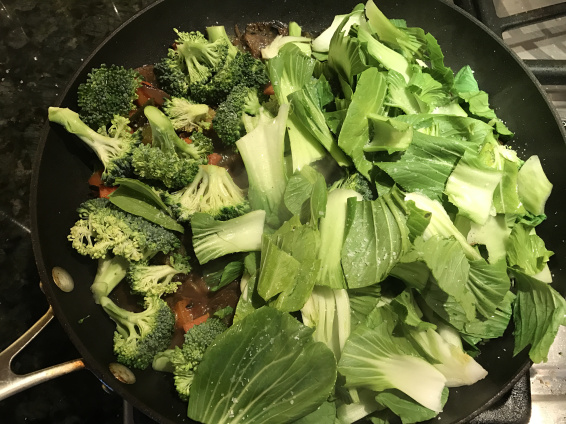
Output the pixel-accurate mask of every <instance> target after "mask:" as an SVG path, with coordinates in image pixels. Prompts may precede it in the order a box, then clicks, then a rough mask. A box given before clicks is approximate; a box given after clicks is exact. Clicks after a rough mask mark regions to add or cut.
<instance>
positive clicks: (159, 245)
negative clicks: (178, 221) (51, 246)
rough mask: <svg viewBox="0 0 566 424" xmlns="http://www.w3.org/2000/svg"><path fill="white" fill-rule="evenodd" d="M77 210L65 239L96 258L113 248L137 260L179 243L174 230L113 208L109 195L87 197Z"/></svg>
mask: <svg viewBox="0 0 566 424" xmlns="http://www.w3.org/2000/svg"><path fill="white" fill-rule="evenodd" d="M77 211H78V213H79V217H80V219H79V220H78V221H77V222H76V223H75V225H74V226H73V227H72V228H71V230H70V234H69V235H68V239H69V241H71V242H72V246H73V248H74V249H76V250H77V251H78V252H79V253H80V254H81V255H88V256H90V257H91V258H93V259H98V258H103V257H105V256H106V255H107V254H108V253H110V252H112V253H113V254H114V255H117V256H123V257H125V258H126V259H128V260H129V261H140V260H143V259H148V258H151V257H153V256H154V255H155V254H156V253H157V252H163V253H169V252H170V251H172V250H173V249H176V248H177V247H179V246H180V241H179V239H178V238H177V236H176V235H175V233H173V232H171V231H168V230H166V229H164V228H163V227H161V226H159V225H156V224H153V223H151V222H149V221H147V220H145V219H144V218H142V217H140V216H136V215H132V214H129V213H127V212H124V211H122V210H120V209H118V208H116V207H115V206H113V205H112V204H111V203H110V201H109V200H108V199H105V198H97V199H90V200H87V201H85V202H83V203H82V204H81V205H80V206H79V208H78V209H77Z"/></svg>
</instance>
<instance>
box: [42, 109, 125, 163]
mask: <svg viewBox="0 0 566 424" xmlns="http://www.w3.org/2000/svg"><path fill="white" fill-rule="evenodd" d="M48 118H49V120H50V121H51V122H55V123H56V124H59V125H62V126H63V127H64V128H65V129H66V130H67V131H68V132H69V133H71V134H74V135H76V136H77V137H79V138H80V139H81V140H82V141H83V142H84V143H85V144H86V145H87V146H88V147H90V148H91V149H92V150H93V151H94V153H96V156H98V158H99V159H100V161H101V162H102V164H103V165H104V166H105V167H106V166H107V165H108V164H109V163H110V161H111V160H112V159H113V158H115V157H117V156H120V155H121V154H122V151H123V150H124V146H123V143H120V141H119V140H118V139H116V138H113V137H108V136H104V135H102V134H100V133H97V132H96V131H94V130H93V129H92V128H90V127H89V126H88V125H87V124H85V123H84V122H83V121H82V120H81V118H80V117H79V114H78V113H76V112H74V111H72V110H71V109H67V108H59V107H50V108H49V109H48Z"/></svg>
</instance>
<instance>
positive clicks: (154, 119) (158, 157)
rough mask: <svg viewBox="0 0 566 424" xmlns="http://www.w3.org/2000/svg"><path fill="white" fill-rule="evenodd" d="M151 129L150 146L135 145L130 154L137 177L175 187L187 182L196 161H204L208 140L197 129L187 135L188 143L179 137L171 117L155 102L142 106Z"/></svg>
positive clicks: (208, 147) (207, 153)
mask: <svg viewBox="0 0 566 424" xmlns="http://www.w3.org/2000/svg"><path fill="white" fill-rule="evenodd" d="M144 113H145V115H146V117H147V118H148V121H149V124H150V127H151V133H152V143H151V146H149V145H143V146H139V147H138V148H137V149H135V151H134V152H133V154H132V159H131V163H132V165H133V168H134V172H135V174H136V175H138V176H139V177H141V178H144V179H148V180H157V181H161V182H162V183H163V184H164V185H165V186H166V187H167V188H170V189H173V190H176V189H180V188H182V187H184V186H186V185H187V184H190V183H191V182H192V181H193V179H194V178H195V176H196V175H197V173H198V170H199V165H200V164H204V163H207V162H208V155H209V154H210V153H212V151H213V146H212V141H211V140H210V139H209V138H208V137H206V136H205V135H203V134H202V133H200V132H194V133H193V134H192V135H191V140H192V142H191V143H187V142H186V141H185V140H183V139H181V138H180V137H179V136H178V135H177V133H176V132H175V128H174V127H173V123H172V121H171V120H170V119H169V118H168V117H167V116H166V115H165V114H164V113H163V112H161V111H160V110H159V109H158V108H156V107H155V106H146V107H145V108H144Z"/></svg>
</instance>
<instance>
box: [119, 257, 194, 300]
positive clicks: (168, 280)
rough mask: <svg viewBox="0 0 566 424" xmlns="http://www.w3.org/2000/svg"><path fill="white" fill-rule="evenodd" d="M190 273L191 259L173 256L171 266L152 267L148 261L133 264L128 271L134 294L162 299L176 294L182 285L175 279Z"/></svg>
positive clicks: (170, 259)
mask: <svg viewBox="0 0 566 424" xmlns="http://www.w3.org/2000/svg"><path fill="white" fill-rule="evenodd" d="M190 271H191V265H190V264H189V257H188V256H183V255H180V254H173V255H171V256H170V257H169V264H164V265H150V264H149V263H147V262H146V261H141V262H137V263H132V264H131V266H130V269H129V270H128V280H129V283H130V288H131V289H132V291H133V292H134V293H138V294H142V295H145V296H155V297H161V296H163V295H165V294H170V293H174V292H175V291H176V290H177V288H178V287H179V286H180V285H181V281H180V280H177V281H174V280H173V277H175V276H176V275H179V274H188V273H189V272H190Z"/></svg>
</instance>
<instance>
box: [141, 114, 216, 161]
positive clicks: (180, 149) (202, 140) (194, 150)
mask: <svg viewBox="0 0 566 424" xmlns="http://www.w3.org/2000/svg"><path fill="white" fill-rule="evenodd" d="M144 114H145V116H146V118H147V120H148V121H149V125H150V127H151V135H152V142H151V145H152V147H153V148H159V149H161V150H162V151H163V152H164V153H167V154H172V153H175V154H177V155H178V156H179V157H181V158H186V159H192V160H196V161H199V162H200V163H203V164H204V163H207V162H208V155H209V154H210V153H212V142H211V141H210V139H209V138H208V137H206V136H204V135H202V134H200V136H198V135H197V134H199V133H195V134H194V135H195V136H196V137H193V138H191V139H192V143H187V142H186V141H185V140H183V139H181V137H179V136H178V135H177V133H176V132H175V128H174V127H173V123H172V122H171V120H170V119H169V118H168V117H167V115H165V114H164V113H163V112H161V111H160V110H159V109H158V108H156V107H155V106H146V107H145V108H144Z"/></svg>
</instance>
